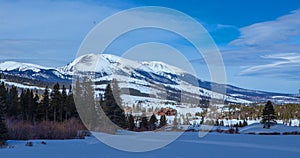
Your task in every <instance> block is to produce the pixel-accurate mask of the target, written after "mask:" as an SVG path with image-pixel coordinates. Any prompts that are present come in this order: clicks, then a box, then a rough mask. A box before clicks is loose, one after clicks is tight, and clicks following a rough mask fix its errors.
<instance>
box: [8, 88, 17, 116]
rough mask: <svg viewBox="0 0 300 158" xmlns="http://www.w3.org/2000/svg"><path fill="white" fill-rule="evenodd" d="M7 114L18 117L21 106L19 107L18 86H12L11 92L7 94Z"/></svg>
mask: <svg viewBox="0 0 300 158" xmlns="http://www.w3.org/2000/svg"><path fill="white" fill-rule="evenodd" d="M6 100H7V114H8V116H10V117H12V116H13V117H16V118H17V117H18V115H19V111H20V107H19V101H18V100H19V96H18V90H17V87H15V86H12V87H11V89H10V91H9V94H8V96H7V99H6Z"/></svg>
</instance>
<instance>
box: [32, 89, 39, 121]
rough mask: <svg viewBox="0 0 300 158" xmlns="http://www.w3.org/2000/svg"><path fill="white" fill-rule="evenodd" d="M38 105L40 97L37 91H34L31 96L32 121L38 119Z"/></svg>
mask: <svg viewBox="0 0 300 158" xmlns="http://www.w3.org/2000/svg"><path fill="white" fill-rule="evenodd" d="M39 107H40V97H39V95H38V92H37V91H36V92H35V94H34V97H33V117H34V121H39V118H38V112H39Z"/></svg>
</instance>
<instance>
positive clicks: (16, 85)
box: [0, 79, 45, 90]
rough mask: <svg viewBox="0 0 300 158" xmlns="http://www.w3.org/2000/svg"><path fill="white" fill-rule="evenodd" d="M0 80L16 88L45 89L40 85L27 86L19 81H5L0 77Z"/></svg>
mask: <svg viewBox="0 0 300 158" xmlns="http://www.w3.org/2000/svg"><path fill="white" fill-rule="evenodd" d="M0 82H4V83H5V84H6V85H9V86H15V87H18V88H21V89H32V90H45V88H42V87H37V86H29V85H24V84H21V83H15V82H9V81H6V80H4V79H0Z"/></svg>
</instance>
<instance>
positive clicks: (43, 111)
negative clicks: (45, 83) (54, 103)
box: [38, 87, 50, 120]
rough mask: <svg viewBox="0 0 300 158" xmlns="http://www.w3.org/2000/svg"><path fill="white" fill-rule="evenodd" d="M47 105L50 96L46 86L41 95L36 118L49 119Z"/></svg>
mask: <svg viewBox="0 0 300 158" xmlns="http://www.w3.org/2000/svg"><path fill="white" fill-rule="evenodd" d="M49 106H50V96H49V89H48V87H46V88H45V91H44V93H43V96H42V100H41V104H40V108H39V111H38V118H39V119H40V120H48V119H49Z"/></svg>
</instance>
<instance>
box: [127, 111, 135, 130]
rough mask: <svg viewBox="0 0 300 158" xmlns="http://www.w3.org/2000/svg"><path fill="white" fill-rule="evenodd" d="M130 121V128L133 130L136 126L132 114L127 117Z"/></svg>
mask: <svg viewBox="0 0 300 158" xmlns="http://www.w3.org/2000/svg"><path fill="white" fill-rule="evenodd" d="M127 120H128V121H127V122H128V130H130V131H133V130H134V128H135V123H134V118H133V116H132V115H129V116H128V118H127Z"/></svg>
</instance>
